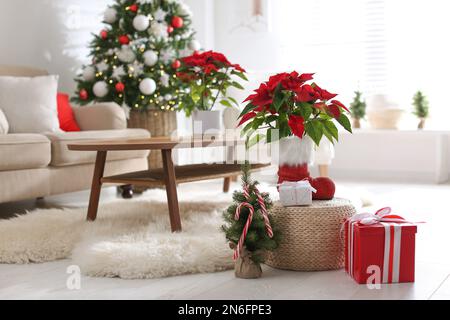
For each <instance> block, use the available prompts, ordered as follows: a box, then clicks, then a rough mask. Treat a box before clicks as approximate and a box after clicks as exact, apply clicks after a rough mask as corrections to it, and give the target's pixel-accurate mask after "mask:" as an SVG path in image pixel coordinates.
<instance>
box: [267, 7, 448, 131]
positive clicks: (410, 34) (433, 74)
mask: <svg viewBox="0 0 450 320" xmlns="http://www.w3.org/2000/svg"><path fill="white" fill-rule="evenodd" d="M273 7H275V6H273ZM448 12H450V2H449V1H446V0H426V1H425V0H389V1H387V0H341V1H335V0H316V1H305V0H280V1H277V7H276V8H274V10H273V15H274V24H277V25H278V27H279V29H277V30H276V32H277V33H278V34H279V37H280V38H281V45H282V54H281V60H282V63H283V68H284V69H286V70H289V69H298V70H300V71H304V72H311V71H314V72H316V73H317V77H316V79H317V81H318V82H320V83H321V84H323V86H324V87H327V88H330V89H331V90H334V91H336V92H339V93H340V98H341V99H342V100H343V101H346V102H349V101H351V99H352V97H353V91H355V90H356V89H360V90H362V91H363V92H364V93H365V94H366V95H367V96H370V95H371V94H374V93H383V94H387V95H388V96H389V97H390V98H391V99H392V101H393V102H395V103H396V104H397V105H398V106H399V107H401V108H404V109H405V110H407V111H408V113H409V112H410V111H411V108H412V107H411V102H412V96H413V95H414V93H415V91H417V90H419V89H420V90H422V91H423V92H424V93H425V94H426V95H427V96H428V98H429V101H430V107H431V108H430V112H431V119H430V126H431V127H433V128H435V129H450V125H448V124H447V120H446V118H448V117H450V105H449V104H450V102H449V100H448V99H447V93H446V92H447V90H448V89H447V87H448V85H449V84H450V83H449V79H448V74H449V73H450V59H449V57H450V37H449V35H448V33H449V30H450V19H448V18H447V15H448Z"/></svg>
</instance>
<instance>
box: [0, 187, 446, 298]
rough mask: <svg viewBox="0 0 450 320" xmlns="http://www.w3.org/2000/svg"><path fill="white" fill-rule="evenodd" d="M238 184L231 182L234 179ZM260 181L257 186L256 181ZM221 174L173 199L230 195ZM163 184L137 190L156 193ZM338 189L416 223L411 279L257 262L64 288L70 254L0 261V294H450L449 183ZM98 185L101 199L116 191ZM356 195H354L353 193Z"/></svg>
mask: <svg viewBox="0 0 450 320" xmlns="http://www.w3.org/2000/svg"><path fill="white" fill-rule="evenodd" d="M234 187H238V185H237V184H236V185H234ZM262 187H264V185H263V186H262ZM220 189H221V181H212V182H202V183H194V184H186V185H181V186H180V188H179V196H180V199H181V200H183V199H204V198H206V199H210V200H215V199H219V198H221V199H222V198H229V197H230V195H223V194H221V192H220ZM161 195H163V192H162V191H156V192H147V193H145V194H144V195H142V197H146V198H153V199H155V198H156V199H158V198H159V199H161ZM338 195H341V196H347V197H350V198H353V199H359V195H362V196H363V197H370V198H371V199H372V200H373V202H374V207H380V206H386V205H390V206H392V207H393V208H394V209H395V212H396V213H398V214H400V215H403V216H405V217H407V218H408V219H412V220H415V221H418V220H420V221H422V220H426V221H427V223H426V224H423V225H420V226H419V231H418V234H417V245H416V246H417V248H416V282H415V283H411V284H393V285H383V286H382V287H381V289H372V290H369V289H368V288H367V287H366V286H365V285H357V284H356V283H354V282H353V280H352V279H350V278H349V277H348V276H347V275H346V274H345V272H344V271H343V270H337V271H326V272H293V271H283V270H276V269H272V268H269V267H264V268H263V271H264V274H263V277H262V278H261V279H256V280H242V279H236V278H235V277H234V274H233V272H232V271H226V272H219V273H210V274H195V275H185V276H177V277H170V278H163V279H153V280H121V279H107V278H91V277H84V276H83V277H82V278H81V288H80V289H79V290H69V289H68V288H67V286H66V281H67V278H68V276H69V274H67V273H66V269H67V267H68V266H69V265H71V261H70V260H61V261H57V262H51V263H44V264H29V265H0V299H450V250H448V244H449V243H450V232H449V226H450V209H449V205H448V198H449V196H450V185H411V184H404V185H402V184H367V183H366V184H361V183H349V182H345V183H344V182H340V183H338ZM87 196H88V194H87V193H86V192H81V193H75V194H69V195H64V196H58V197H50V198H47V199H45V201H40V202H38V203H36V202H34V201H26V202H20V203H14V204H0V217H8V216H10V215H11V214H12V213H15V212H23V211H24V210H27V209H32V208H34V207H36V205H37V206H84V205H86V201H87ZM116 197H117V195H116V193H115V190H114V189H111V188H110V189H105V190H104V192H103V194H102V201H109V200H111V199H113V198H116ZM355 201H356V202H357V200H355Z"/></svg>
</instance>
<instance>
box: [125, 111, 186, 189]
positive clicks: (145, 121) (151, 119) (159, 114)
mask: <svg viewBox="0 0 450 320" xmlns="http://www.w3.org/2000/svg"><path fill="white" fill-rule="evenodd" d="M128 128H140V129H146V130H148V131H149V132H150V134H151V136H152V137H170V135H171V134H172V132H174V131H175V130H176V129H177V114H176V112H175V111H164V110H157V109H147V110H132V111H130V117H129V119H128ZM162 166H163V163H162V155H161V152H150V154H149V156H148V168H149V169H155V168H162ZM147 189H148V188H147V187H142V186H133V190H134V192H137V193H140V192H143V191H145V190H147Z"/></svg>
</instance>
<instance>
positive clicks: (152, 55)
mask: <svg viewBox="0 0 450 320" xmlns="http://www.w3.org/2000/svg"><path fill="white" fill-rule="evenodd" d="M143 57H144V63H145V64H146V65H147V66H150V67H152V66H154V65H155V64H156V63H157V62H158V54H157V53H156V52H155V51H153V50H147V51H145V52H144V54H143Z"/></svg>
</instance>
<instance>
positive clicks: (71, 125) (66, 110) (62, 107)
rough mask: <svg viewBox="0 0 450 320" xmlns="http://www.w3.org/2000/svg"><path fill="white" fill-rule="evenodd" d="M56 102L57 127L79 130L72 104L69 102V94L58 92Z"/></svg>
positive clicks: (66, 129)
mask: <svg viewBox="0 0 450 320" xmlns="http://www.w3.org/2000/svg"><path fill="white" fill-rule="evenodd" d="M57 104H58V119H59V127H60V128H61V130H64V131H81V130H80V127H79V126H78V123H77V121H76V120H75V115H74V114H73V110H72V106H71V105H70V102H69V95H67V94H65V93H61V92H58V96H57Z"/></svg>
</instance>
